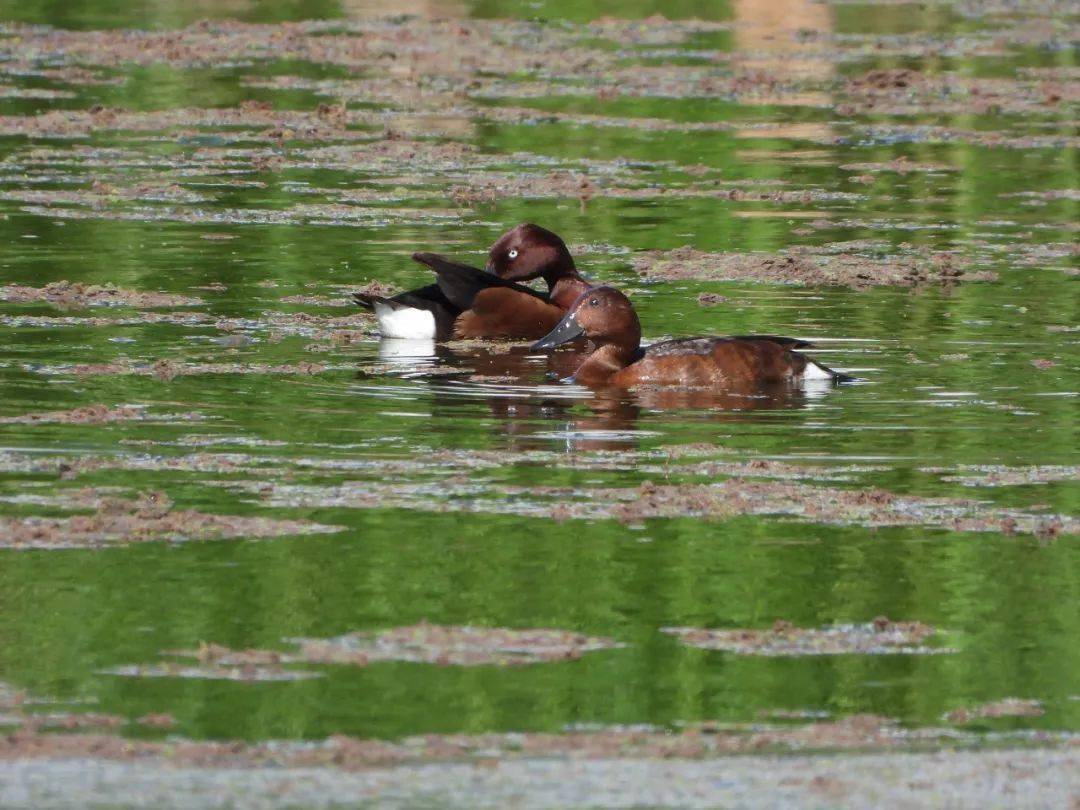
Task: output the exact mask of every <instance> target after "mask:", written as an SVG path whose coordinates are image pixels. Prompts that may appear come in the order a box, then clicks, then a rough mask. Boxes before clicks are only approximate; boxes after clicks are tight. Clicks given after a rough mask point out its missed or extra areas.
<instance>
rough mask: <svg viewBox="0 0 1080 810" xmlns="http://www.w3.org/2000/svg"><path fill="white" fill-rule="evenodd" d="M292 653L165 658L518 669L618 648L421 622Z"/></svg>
mask: <svg viewBox="0 0 1080 810" xmlns="http://www.w3.org/2000/svg"><path fill="white" fill-rule="evenodd" d="M288 641H290V642H291V643H293V644H295V645H297V646H298V649H297V650H295V651H293V652H277V651H273V650H231V649H229V648H227V647H222V646H220V645H216V644H204V645H202V646H201V647H200V648H199V649H198V650H176V651H171V652H169V653H168V654H170V655H177V656H184V657H191V658H197V659H199V661H200V662H201V663H203V664H207V665H213V666H233V667H243V666H262V665H266V664H279V663H307V664H348V665H352V666H361V667H362V666H367V665H368V664H373V663H377V662H380V661H408V662H413V663H425V664H437V665H440V666H521V665H525V664H536V663H541V662H552V661H574V660H577V659H578V658H581V656H582V655H583V654H585V653H587V652H593V651H595V650H610V649H615V648H617V647H621V646H623V645H621V644H619V643H618V642H616V641H614V640H613V639H610V638H599V637H593V636H586V635H583V634H581V633H572V632H569V631H565V630H551V629H528V630H512V629H507V628H500V627H471V626H461V627H455V626H444V625H436V624H428V623H426V622H422V623H420V624H416V625H412V626H409V627H397V628H393V629H391V630H383V631H381V632H377V633H370V632H358V633H347V634H345V635H342V636H336V637H334V638H295V639H288Z"/></svg>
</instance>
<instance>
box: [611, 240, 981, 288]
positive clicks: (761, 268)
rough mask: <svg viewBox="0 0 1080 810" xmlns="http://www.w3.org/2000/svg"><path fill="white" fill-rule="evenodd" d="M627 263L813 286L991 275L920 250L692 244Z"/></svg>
mask: <svg viewBox="0 0 1080 810" xmlns="http://www.w3.org/2000/svg"><path fill="white" fill-rule="evenodd" d="M631 265H632V267H633V268H634V270H636V271H637V272H638V273H639V274H640V275H641V276H643V277H644V278H647V279H652V280H655V281H681V280H685V279H692V280H700V281H754V282H762V283H771V284H795V285H802V286H814V287H836V286H839V287H853V288H856V289H863V288H867V287H874V286H882V285H892V286H901V287H916V286H922V285H927V284H941V285H944V286H949V285H952V284H955V283H957V282H960V281H992V280H993V279H994V278H996V277H997V276H996V274H994V273H990V272H988V271H980V272H972V271H970V270H969V269H968V267H967V265H968V262H967V260H966V259H964V258H963V257H960V256H958V255H957V254H955V253H949V252H925V253H923V254H916V255H913V256H910V257H905V256H901V257H893V258H891V259H875V258H868V257H866V256H860V255H857V254H853V253H840V254H820V255H811V254H810V253H809V251H800V252H797V253H786V254H781V255H773V256H770V255H765V254H756V253H709V252H705V251H700V250H695V249H694V248H692V247H682V248H676V249H675V250H666V251H664V250H653V251H646V252H644V253H640V254H637V255H635V256H634V258H633V260H632V261H631Z"/></svg>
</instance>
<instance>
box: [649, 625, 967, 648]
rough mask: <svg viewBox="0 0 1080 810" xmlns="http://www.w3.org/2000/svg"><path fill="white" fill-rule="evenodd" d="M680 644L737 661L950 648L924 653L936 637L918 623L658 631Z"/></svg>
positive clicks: (672, 629)
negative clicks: (720, 652)
mask: <svg viewBox="0 0 1080 810" xmlns="http://www.w3.org/2000/svg"><path fill="white" fill-rule="evenodd" d="M661 631H662V632H664V633H667V634H669V635H672V636H675V637H676V638H677V639H679V641H681V642H682V643H683V644H686V645H688V646H690V647H700V648H701V649H703V650H723V651H725V652H731V653H736V654H738V655H764V656H770V657H775V656H803V655H941V654H947V653H955V652H956V650H955V649H953V648H951V647H927V646H926V645H924V644H923V642H924V641H927V640H929V639H930V638H933V637H934V636H935V635H937V633H938V631H937V630H935V629H934V628H933V627H930V626H929V625H925V624H923V623H921V622H892V621H889V620H888V619H886V618H878V619H875V620H874V621H873V622H871V623H869V624H837V625H832V626H829V627H823V628H820V629H811V628H802V627H795V626H794V625H793V624H791V623H790V622H784V621H778V622H776V624H775V625H773V627H772V629H770V630H706V629H703V628H697V627H663V628H661Z"/></svg>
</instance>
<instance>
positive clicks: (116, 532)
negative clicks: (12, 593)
mask: <svg viewBox="0 0 1080 810" xmlns="http://www.w3.org/2000/svg"><path fill="white" fill-rule="evenodd" d="M95 500H97V510H96V511H95V512H94V513H93V514H91V515H77V516H75V517H70V518H45V517H5V516H2V515H0V548H9V549H17V550H23V549H69V548H97V547H102V546H109V545H124V544H129V543H148V542H156V541H169V542H184V541H189V540H226V539H230V538H236V537H245V538H251V539H256V538H267V537H281V536H285V535H299V534H323V533H331V532H338V531H342V528H341V527H339V526H325V525H323V524H320V523H312V522H309V521H302V520H276V519H271V518H262V517H241V516H239V515H211V514H205V513H202V512H196V511H194V510H191V509H184V510H174V509H173V504H172V501H171V500H170V499H169V498H168V497H167V496H166V495H164V494H163V493H160V492H151V493H144V494H142V495H140V496H139V498H138V499H136V500H125V499H122V498H95Z"/></svg>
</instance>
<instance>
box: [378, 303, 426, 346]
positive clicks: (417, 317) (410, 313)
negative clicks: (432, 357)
mask: <svg viewBox="0 0 1080 810" xmlns="http://www.w3.org/2000/svg"><path fill="white" fill-rule="evenodd" d="M375 317H376V318H378V319H379V331H380V332H382V336H383V337H388V338H404V339H406V340H417V339H422V338H427V339H429V340H430V339H431V338H434V337H435V316H434V315H432V314H431V313H430V312H428V311H427V310H426V309H413V308H412V307H403V308H402V309H394V308H393V307H391V306H389V305H388V304H384V303H382V302H381V301H376V302H375Z"/></svg>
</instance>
